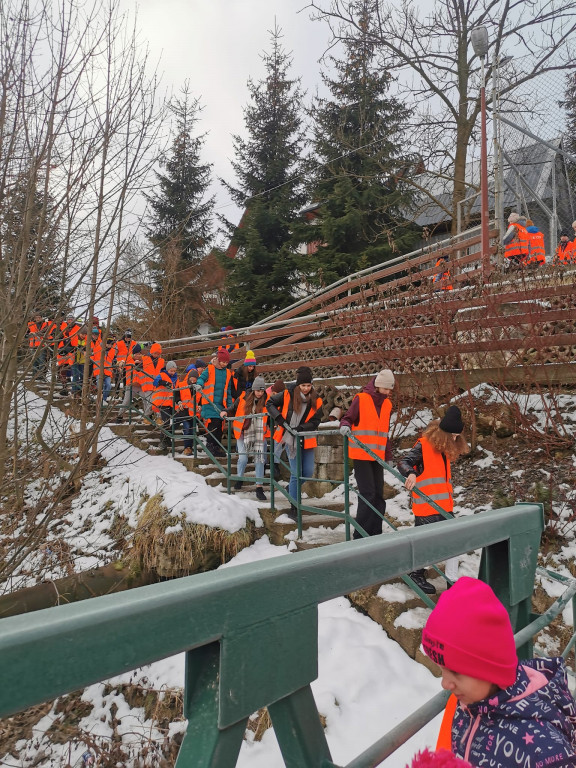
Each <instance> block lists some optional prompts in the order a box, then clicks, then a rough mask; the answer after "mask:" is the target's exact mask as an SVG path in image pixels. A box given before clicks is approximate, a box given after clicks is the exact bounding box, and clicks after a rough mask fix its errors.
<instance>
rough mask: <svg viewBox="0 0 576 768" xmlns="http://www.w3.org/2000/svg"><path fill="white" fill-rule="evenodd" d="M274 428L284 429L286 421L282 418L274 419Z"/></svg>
mask: <svg viewBox="0 0 576 768" xmlns="http://www.w3.org/2000/svg"><path fill="white" fill-rule="evenodd" d="M276 426H277V427H285V426H286V419H285V418H284V417H283V416H278V418H277V419H276Z"/></svg>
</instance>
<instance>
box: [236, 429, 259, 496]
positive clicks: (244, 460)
mask: <svg viewBox="0 0 576 768" xmlns="http://www.w3.org/2000/svg"><path fill="white" fill-rule="evenodd" d="M236 447H237V449H238V467H237V468H236V472H237V474H239V475H240V477H242V476H243V475H244V472H245V471H246V465H247V464H248V454H247V453H246V452H245V450H244V438H243V437H239V438H238V439H237V440H236ZM264 456H266V447H264ZM254 465H255V467H256V485H262V484H263V483H264V462H263V461H255V462H254Z"/></svg>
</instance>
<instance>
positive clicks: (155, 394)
mask: <svg viewBox="0 0 576 768" xmlns="http://www.w3.org/2000/svg"><path fill="white" fill-rule="evenodd" d="M153 384H154V389H153V390H152V410H153V412H154V413H155V414H156V415H157V417H158V418H157V419H156V423H157V424H158V426H162V427H163V428H164V429H165V430H168V429H170V425H171V422H172V417H173V416H174V414H175V412H176V405H177V403H179V402H180V393H179V391H178V366H177V365H176V363H175V362H174V360H169V361H168V362H167V363H166V367H165V368H164V369H163V370H162V371H160V373H159V374H158V376H156V378H155V379H154V382H153ZM169 447H170V439H169V438H168V436H167V435H166V434H165V433H164V432H162V433H161V435H160V448H169Z"/></svg>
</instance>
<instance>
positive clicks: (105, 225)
mask: <svg viewBox="0 0 576 768" xmlns="http://www.w3.org/2000/svg"><path fill="white" fill-rule="evenodd" d="M119 6H120V2H119V0H90V1H89V2H84V0H67V2H62V3H61V4H57V3H53V2H50V0H40V1H39V2H33V3H31V2H27V1H26V0H25V1H24V2H22V0H3V2H2V3H0V35H1V39H2V46H0V227H1V232H0V234H1V236H0V480H6V476H7V473H8V475H9V476H10V479H11V480H15V481H16V482H17V483H18V485H19V486H21V485H22V483H25V482H27V481H29V480H30V479H31V478H33V477H34V476H35V473H37V472H38V468H39V466H41V465H43V466H46V465H47V464H46V463H47V462H48V464H49V465H50V467H51V472H52V473H53V472H56V473H60V474H59V475H58V476H59V478H60V482H59V483H58V484H57V485H56V486H55V485H54V483H53V482H52V483H48V482H47V483H46V487H45V488H43V489H42V491H41V493H40V494H39V496H40V501H39V504H40V505H41V506H40V509H42V511H43V512H44V515H43V522H42V525H41V526H34V525H33V526H32V527H31V528H30V531H29V532H28V533H27V534H26V535H25V536H24V537H23V540H22V541H23V543H22V547H21V548H20V550H19V552H18V554H17V556H15V557H14V559H13V560H12V561H11V562H10V564H9V565H8V564H6V563H5V564H4V566H3V568H2V569H0V579H1V578H3V577H5V576H6V573H8V572H9V571H10V569H11V568H13V567H14V566H15V564H16V563H17V562H18V561H20V562H21V561H22V559H23V558H25V557H26V555H27V553H28V552H30V551H31V550H32V549H33V548H34V546H36V545H37V541H38V536H40V535H42V531H45V530H46V528H47V526H48V525H49V521H50V519H51V515H54V514H55V511H56V510H57V509H58V505H59V503H60V502H61V500H62V499H63V498H65V496H66V495H67V494H69V492H70V489H71V488H74V485H75V483H76V482H77V481H78V478H79V477H81V476H82V473H83V472H84V471H85V467H86V460H87V459H88V457H89V456H90V455H92V456H94V455H95V446H96V444H97V440H98V434H99V430H100V427H101V423H102V421H101V420H99V419H98V418H97V419H96V420H94V417H93V414H89V413H88V410H87V398H85V399H84V403H85V405H84V407H83V409H82V413H81V427H80V434H79V435H76V438H77V440H76V441H75V442H74V445H73V446H71V444H70V439H69V438H70V435H69V433H68V434H66V433H62V434H61V435H54V434H53V432H54V431H53V430H52V435H51V436H50V437H47V436H46V434H47V432H50V430H49V429H47V427H48V426H49V425H50V400H51V396H52V393H53V390H54V386H55V384H54V382H55V376H54V374H55V369H56V359H55V356H54V357H53V359H52V362H51V365H52V374H53V375H52V388H51V392H50V395H49V397H48V403H47V404H46V407H45V409H44V413H43V415H42V417H41V418H40V420H39V421H38V423H37V426H36V428H35V432H34V434H29V432H28V430H27V429H23V428H21V426H19V427H18V429H16V428H15V427H16V419H17V415H18V407H19V405H21V403H22V398H21V396H20V394H19V393H21V384H22V382H23V380H24V378H25V377H26V376H27V374H28V372H29V370H30V366H31V359H30V358H25V357H24V355H23V352H24V350H25V349H26V345H27V342H26V338H25V337H26V332H27V321H28V320H29V319H30V318H31V315H32V313H33V311H35V310H38V311H39V312H40V313H41V314H44V313H47V312H48V311H49V312H50V316H51V317H52V318H54V319H55V320H56V322H57V325H58V324H59V321H60V317H61V315H62V314H63V313H64V312H65V311H68V310H69V309H74V310H75V313H76V315H77V316H79V315H83V316H84V317H86V318H88V319H91V317H92V315H93V313H94V310H95V308H96V307H97V306H100V307H101V306H102V305H103V303H104V302H105V303H106V304H107V305H108V306H109V307H110V310H109V311H108V323H109V322H110V319H111V312H112V309H111V307H112V304H113V300H114V293H115V284H116V281H117V277H118V264H119V260H120V258H121V256H122V254H123V252H124V250H125V249H126V248H127V245H128V243H129V242H130V240H131V238H132V230H133V229H134V228H135V226H136V221H137V217H136V215H135V213H134V210H137V206H138V203H137V201H138V199H139V198H140V196H141V192H142V189H143V188H145V187H146V185H147V184H148V183H149V182H148V178H149V174H150V172H151V169H152V166H153V164H154V158H155V156H156V151H157V137H158V130H159V127H160V126H161V124H162V114H161V113H162V108H161V107H160V106H158V105H157V97H156V90H157V85H156V77H155V74H154V72H152V73H149V72H148V69H149V64H148V57H147V51H146V49H145V48H144V47H142V46H141V44H140V43H139V42H138V40H137V32H136V30H135V29H134V28H133V27H131V26H130V23H129V22H130V20H129V18H128V17H127V16H126V15H123V14H121V13H120V11H119ZM55 275H56V276H57V279H56V280H55V279H54V276H55ZM47 282H48V283H49V284H50V286H51V288H52V289H53V288H54V286H55V285H56V286H57V288H58V290H57V291H56V294H55V295H56V298H55V300H54V301H53V302H52V304H51V305H50V307H48V306H47V305H46V302H45V294H46V285H47ZM52 295H54V292H52ZM71 302H73V304H71ZM105 334H106V330H105V331H104V335H105ZM86 354H87V357H89V355H90V336H88V346H87V353H86ZM87 390H88V366H87V365H86V367H85V376H84V394H85V395H86V394H87ZM11 427H14V429H12V430H11V429H10V428H11ZM23 456H25V457H26V462H24V460H23V458H22V457H23ZM52 480H53V478H52ZM8 485H9V486H10V483H8ZM21 500H22V499H21ZM12 512H14V508H12ZM26 514H28V510H26V509H23V515H26ZM33 518H34V516H33V515H32V517H31V519H33Z"/></svg>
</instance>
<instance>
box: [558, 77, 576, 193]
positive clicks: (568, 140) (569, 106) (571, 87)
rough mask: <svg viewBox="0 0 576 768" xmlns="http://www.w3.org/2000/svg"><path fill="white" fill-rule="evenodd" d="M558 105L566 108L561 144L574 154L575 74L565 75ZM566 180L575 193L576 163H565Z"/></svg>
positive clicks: (575, 135)
mask: <svg viewBox="0 0 576 768" xmlns="http://www.w3.org/2000/svg"><path fill="white" fill-rule="evenodd" d="M560 106H562V107H564V109H565V110H566V131H565V133H564V138H563V142H562V143H563V146H564V148H565V149H567V150H568V151H569V152H572V154H575V155H576V74H574V73H570V74H569V75H567V76H566V90H565V92H564V100H563V101H561V102H560ZM566 168H567V173H568V182H569V184H570V186H571V187H572V193H573V194H576V163H573V162H567V163H566Z"/></svg>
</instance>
